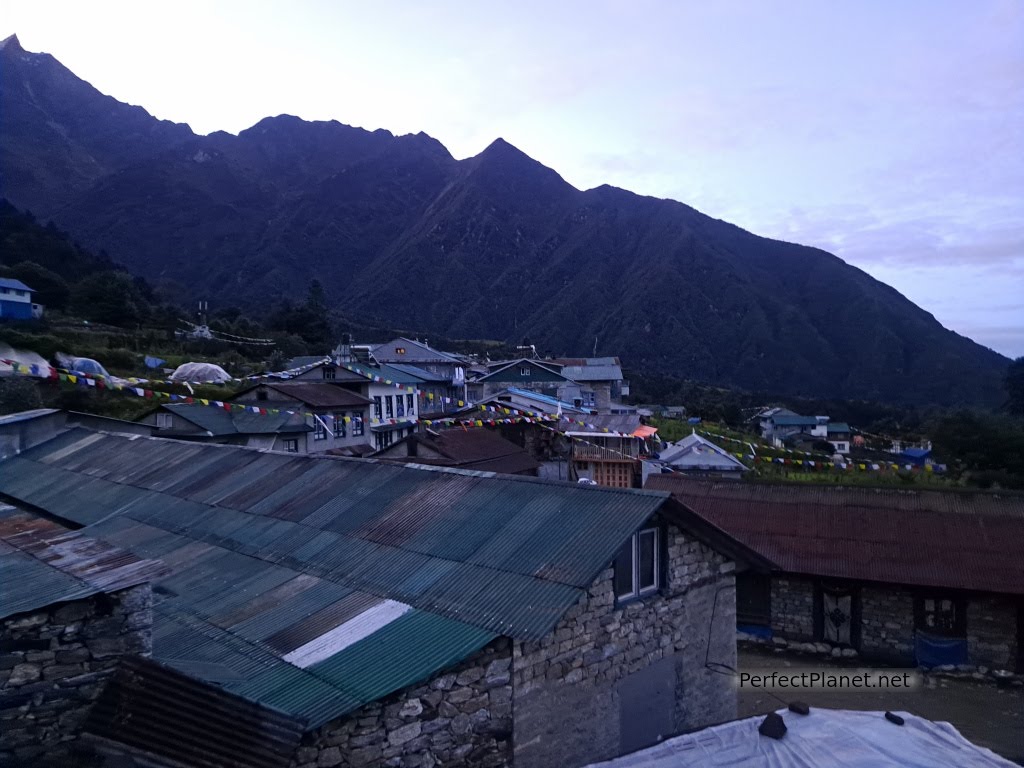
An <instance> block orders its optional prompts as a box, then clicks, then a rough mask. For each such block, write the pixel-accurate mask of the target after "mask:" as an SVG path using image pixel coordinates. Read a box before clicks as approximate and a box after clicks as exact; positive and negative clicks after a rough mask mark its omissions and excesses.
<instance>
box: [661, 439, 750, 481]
mask: <svg viewBox="0 0 1024 768" xmlns="http://www.w3.org/2000/svg"><path fill="white" fill-rule="evenodd" d="M658 460H659V461H661V462H663V463H665V464H669V465H670V466H673V467H677V468H680V469H716V470H729V471H736V472H745V471H746V470H747V467H746V466H745V465H744V464H743V462H741V461H740V460H739V459H737V458H736V457H735V456H733V455H732V454H730V453H729V452H728V451H726V450H725V449H724V448H721V447H719V446H717V445H715V444H714V443H712V442H711V441H710V440H707V439H706V438H703V437H701V436H700V435H698V434H697V433H696V432H694V433H693V434H691V435H687V436H686V437H684V438H683V439H682V440H680V441H679V442H678V443H676V444H675V445H672V446H669V447H668V448H666V449H665V450H664V451H662V452H661V453H660V454H659V456H658Z"/></svg>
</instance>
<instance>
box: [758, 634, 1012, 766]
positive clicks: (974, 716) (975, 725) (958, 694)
mask: <svg viewBox="0 0 1024 768" xmlns="http://www.w3.org/2000/svg"><path fill="white" fill-rule="evenodd" d="M858 667H866V668H875V665H872V664H871V663H870V662H862V661H859V660H856V659H854V660H850V662H849V663H848V664H845V665H842V666H841V665H840V664H828V663H826V662H825V661H824V660H823V659H821V658H820V657H816V656H812V655H809V654H797V653H791V652H779V651H774V650H772V649H770V648H754V647H744V646H741V647H740V651H739V669H740V671H744V672H753V673H764V672H771V671H774V670H777V671H780V672H781V671H787V670H790V671H791V670H795V669H801V670H803V669H806V670H809V671H811V670H823V671H840V672H841V671H844V668H845V669H856V668H858ZM921 680H922V683H921V684H920V685H919V686H917V687H915V688H910V689H907V690H902V691H898V690H877V689H867V690H851V689H828V688H814V689H802V690H800V691H799V692H789V693H787V692H786V691H774V693H776V694H777V695H779V696H780V697H781V698H782V699H783V700H785V701H786V702H789V701H792V700H797V699H798V700H800V701H804V702H806V703H807V704H809V705H810V706H811V707H825V708H829V709H861V710H881V711H884V710H887V709H888V710H893V711H897V710H902V711H906V712H911V713H913V714H915V715H918V716H920V717H925V718H928V719H929V720H936V721H944V722H948V723H952V724H953V726H954V727H955V728H956V729H957V730H959V731H960V733H962V734H963V735H964V736H965V737H966V738H967V739H970V740H971V741H972V742H974V743H975V744H978V745H979V746H982V747H988V748H989V749H991V750H992V751H993V752H996V753H997V754H999V755H1002V756H1003V757H1005V758H1007V759H1009V760H1013V761H1014V762H1017V763H1020V764H1021V765H1024V688H1009V689H1000V688H997V687H996V686H995V685H994V684H993V683H991V682H985V683H979V682H975V681H972V680H963V679H953V678H947V677H941V676H931V675H928V676H923V677H922V678H921ZM782 706H785V705H784V704H783V703H781V702H780V701H779V700H778V699H776V698H774V697H773V696H772V695H771V694H769V693H767V692H766V691H764V690H758V689H751V688H741V689H740V694H739V712H738V715H739V717H750V716H751V715H758V714H764V713H766V712H770V711H773V710H776V709H778V708H780V707H782Z"/></svg>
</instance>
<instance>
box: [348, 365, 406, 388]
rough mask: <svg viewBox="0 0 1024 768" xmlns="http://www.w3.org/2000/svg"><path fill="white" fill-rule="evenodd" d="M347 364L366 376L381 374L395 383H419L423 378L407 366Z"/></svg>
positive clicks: (383, 377)
mask: <svg viewBox="0 0 1024 768" xmlns="http://www.w3.org/2000/svg"><path fill="white" fill-rule="evenodd" d="M346 365H347V366H349V367H350V368H352V369H354V370H355V371H356V372H357V373H361V374H363V375H364V376H380V377H381V378H382V379H386V380H388V381H390V382H392V383H393V384H419V383H420V382H421V381H422V380H423V379H422V377H421V376H420V375H419V373H421V372H417V374H412V373H410V372H409V371H408V370H406V366H400V367H397V366H394V365H378V366H372V365H366V364H364V363H346Z"/></svg>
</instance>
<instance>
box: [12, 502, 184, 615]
mask: <svg viewBox="0 0 1024 768" xmlns="http://www.w3.org/2000/svg"><path fill="white" fill-rule="evenodd" d="M164 572H166V569H165V568H164V566H163V565H162V564H161V563H158V562H154V561H152V560H143V559H140V558H138V557H136V556H135V555H133V554H132V553H131V552H128V551H125V550H123V549H119V548H117V547H114V546H111V545H110V544H108V543H106V542H103V541H99V540H97V539H94V538H91V537H88V536H84V535H82V534H81V533H79V532H77V531H69V530H67V529H66V528H64V527H62V526H60V525H57V524H56V523H53V522H50V521H49V520H44V519H42V518H40V517H37V516H36V515H32V514H29V513H27V512H22V511H19V510H17V509H15V508H14V507H11V506H9V505H7V504H0V584H2V585H3V587H2V589H3V599H2V600H0V618H4V617H7V616H11V615H14V614H16V613H25V612H27V611H33V610H37V609H39V608H43V607H45V606H47V605H51V604H53V603H61V602H67V601H69V600H80V599H82V598H85V597H89V596H90V595H95V594H98V593H100V592H116V591H118V590H121V589H127V588H128V587H133V586H136V585H137V584H143V583H145V582H147V581H150V580H151V579H153V578H155V577H156V576H158V575H160V574H161V573H164Z"/></svg>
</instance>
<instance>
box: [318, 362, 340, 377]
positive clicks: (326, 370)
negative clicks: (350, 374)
mask: <svg viewBox="0 0 1024 768" xmlns="http://www.w3.org/2000/svg"><path fill="white" fill-rule="evenodd" d="M321 370H322V371H323V375H324V379H325V380H326V381H334V380H335V378H336V377H337V375H338V372H337V370H336V369H335V368H334V367H333V366H330V365H328V366H324V367H323V368H322V369H321Z"/></svg>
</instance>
